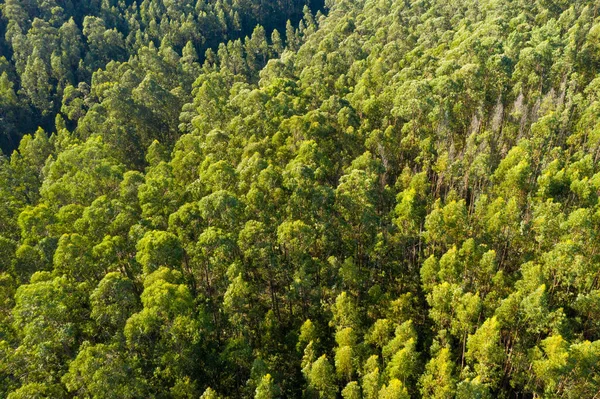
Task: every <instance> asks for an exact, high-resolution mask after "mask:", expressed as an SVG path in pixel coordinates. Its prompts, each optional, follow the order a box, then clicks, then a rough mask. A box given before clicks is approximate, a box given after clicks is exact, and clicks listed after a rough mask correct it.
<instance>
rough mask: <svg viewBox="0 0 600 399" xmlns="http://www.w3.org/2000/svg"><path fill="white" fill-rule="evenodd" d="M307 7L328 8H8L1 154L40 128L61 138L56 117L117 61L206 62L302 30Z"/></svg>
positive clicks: (293, 3)
mask: <svg viewBox="0 0 600 399" xmlns="http://www.w3.org/2000/svg"><path fill="white" fill-rule="evenodd" d="M306 6H311V7H314V8H313V9H315V10H318V9H319V8H322V7H323V4H322V2H320V1H313V2H305V1H304V0H285V1H278V2H252V1H250V0H242V1H234V2H232V1H229V0H225V1H217V2H205V1H192V0H185V1H169V0H144V1H142V0H135V1H133V0H127V1H123V0H121V1H114V0H111V1H85V2H72V1H55V0H52V1H45V0H44V1H42V0H35V1H20V0H6V1H3V2H2V4H0V11H1V14H2V18H0V34H1V35H2V39H1V40H0V50H1V51H0V106H1V107H2V110H3V112H2V119H0V148H1V149H2V151H3V152H4V153H5V154H10V153H11V152H12V151H13V150H14V149H16V148H17V146H18V143H19V140H20V138H21V137H22V136H23V135H24V134H28V133H31V132H33V131H35V129H36V128H37V127H38V126H41V127H42V128H44V129H45V130H46V131H53V130H54V122H55V116H56V115H57V114H59V113H64V111H63V110H62V106H61V104H62V105H64V103H65V102H70V101H72V96H73V88H77V87H79V86H80V85H84V86H85V85H88V86H89V85H90V83H91V81H92V80H93V79H92V75H93V74H94V73H95V72H96V71H98V70H99V69H104V68H106V67H107V64H109V63H110V62H120V63H123V62H126V61H128V60H130V59H131V58H132V57H133V58H136V57H138V56H139V52H140V51H143V48H145V47H148V46H152V45H154V46H155V47H157V48H162V49H167V48H168V49H169V51H171V52H173V56H175V55H177V56H178V57H181V56H183V57H186V56H187V57H188V58H189V57H190V52H192V50H193V52H194V54H196V55H197V59H196V61H198V62H203V60H204V54H205V51H206V50H207V49H213V50H216V48H217V47H218V46H219V44H220V43H224V42H225V43H226V42H227V41H229V40H236V39H243V38H244V37H246V36H250V35H251V34H252V32H253V30H254V28H255V27H256V26H257V25H260V26H263V27H264V28H265V30H266V32H267V34H268V35H270V34H271V32H273V31H274V30H278V31H279V32H281V34H282V35H284V32H285V27H286V21H291V22H292V25H296V24H297V23H298V22H299V21H300V20H301V19H302V16H303V7H306ZM184 49H187V52H186V54H184ZM261 67H262V66H260V67H259V66H257V68H258V69H260V68H261ZM5 74H6V75H5ZM194 78H195V76H193V77H192V78H191V79H192V81H193V79H194ZM175 88H176V87H169V88H168V89H169V90H173V89H175ZM180 90H181V91H185V92H189V91H190V90H191V87H190V85H189V84H188V85H183V86H180ZM63 116H64V114H63ZM69 122H70V121H69ZM75 122H76V121H73V122H72V123H70V124H69V127H70V128H73V127H74V126H75V125H76V123H75Z"/></svg>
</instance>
